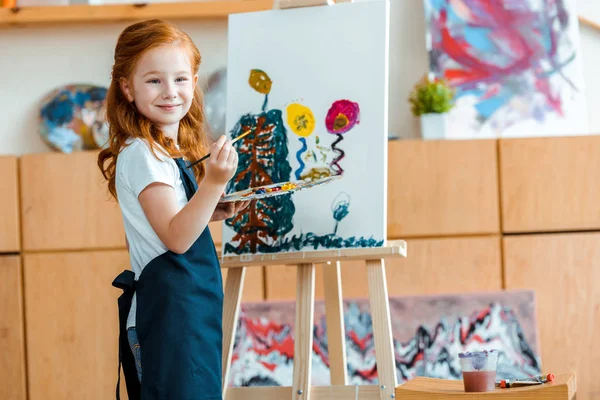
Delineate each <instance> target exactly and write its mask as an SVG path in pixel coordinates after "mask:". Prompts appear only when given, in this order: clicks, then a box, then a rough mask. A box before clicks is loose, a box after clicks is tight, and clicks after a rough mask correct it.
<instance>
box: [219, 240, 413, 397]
mask: <svg viewBox="0 0 600 400" xmlns="http://www.w3.org/2000/svg"><path fill="white" fill-rule="evenodd" d="M391 257H406V242H404V241H401V240H400V241H394V242H388V243H387V245H386V246H385V247H375V248H356V249H340V250H322V251H311V252H301V253H282V254H272V255H264V254H257V255H242V256H232V257H229V256H228V257H224V258H223V259H222V261H221V267H222V268H229V270H228V271H227V280H226V283H225V299H224V305H223V399H226V400H283V399H292V400H355V399H360V400H383V399H394V398H395V390H396V386H397V381H396V363H395V355H394V346H393V339H392V326H391V321H390V309H389V302H388V291H387V282H386V274H385V262H384V260H385V259H387V258H391ZM343 260H364V261H365V262H366V265H367V278H368V287H369V301H370V307H371V317H372V320H373V336H374V339H375V357H376V361H377V374H378V377H379V385H377V386H375V385H368V386H349V385H347V383H348V378H347V371H346V343H345V330H344V318H343V308H342V307H343V303H342V286H341V279H340V263H341V261H343ZM273 264H275V265H281V264H285V265H295V266H296V267H297V274H296V323H295V327H294V332H295V335H294V378H293V386H291V387H256V388H230V389H228V388H227V383H228V381H229V368H230V365H231V356H232V352H233V344H234V339H235V332H236V328H237V320H238V317H239V309H240V302H241V297H242V289H243V286H244V277H245V274H246V268H247V267H253V266H254V267H257V266H264V265H273ZM316 264H325V265H323V275H324V284H325V287H326V288H327V290H325V314H326V319H327V339H328V347H329V361H330V371H331V386H316V387H311V386H310V376H311V365H312V345H313V341H312V334H313V332H312V330H313V316H314V301H315V265H316Z"/></svg>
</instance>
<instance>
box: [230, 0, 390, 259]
mask: <svg viewBox="0 0 600 400" xmlns="http://www.w3.org/2000/svg"><path fill="white" fill-rule="evenodd" d="M388 21H389V2H388V1H384V0H376V1H372V2H365V3H347V4H336V5H332V6H322V7H308V8H298V9H291V10H271V11H264V12H255V13H247V14H234V15H231V16H230V17H229V39H228V40H229V61H228V68H227V85H228V86H227V122H226V127H227V129H226V130H227V132H228V134H229V136H230V137H231V138H232V139H234V138H236V137H238V136H240V135H241V134H242V133H244V132H246V131H248V130H251V131H252V133H250V134H249V135H248V136H246V137H244V138H243V139H241V140H240V141H238V142H236V143H235V144H234V146H236V149H237V151H238V154H239V166H238V171H237V173H236V175H235V176H234V178H233V179H232V180H231V182H230V185H229V186H228V188H227V193H232V192H238V191H241V190H246V189H249V188H255V187H259V186H263V185H271V184H276V183H281V182H288V181H291V182H294V181H301V180H304V181H317V180H320V179H324V178H327V177H331V176H341V178H340V179H336V180H335V181H333V182H331V183H328V184H327V185H322V186H318V187H316V186H315V187H313V188H311V189H310V190H306V191H298V192H295V193H291V194H289V195H288V194H285V195H281V196H277V197H272V198H265V199H260V200H256V201H253V202H252V203H251V204H250V206H249V207H248V208H246V209H245V210H243V211H242V212H240V213H239V214H238V215H236V216H235V217H234V218H232V219H229V220H226V221H225V222H224V226H223V244H224V245H223V254H224V255H240V254H246V253H277V252H298V251H310V250H322V249H331V248H336V249H337V248H353V247H373V246H381V245H383V244H384V239H385V237H386V218H387V217H386V209H387V206H386V201H387V195H386V182H387V171H386V169H387V119H388V115H387V109H388V83H387V82H388V57H389V56H388V41H389V22H388Z"/></svg>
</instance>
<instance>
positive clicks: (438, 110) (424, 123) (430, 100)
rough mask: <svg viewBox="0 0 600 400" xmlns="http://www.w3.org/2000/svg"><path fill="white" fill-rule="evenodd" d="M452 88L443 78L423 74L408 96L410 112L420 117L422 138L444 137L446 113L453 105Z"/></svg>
mask: <svg viewBox="0 0 600 400" xmlns="http://www.w3.org/2000/svg"><path fill="white" fill-rule="evenodd" d="M454 93H455V92H454V89H453V88H451V87H450V85H448V83H447V82H446V81H445V80H444V79H439V78H433V79H430V78H429V77H428V76H424V77H423V78H422V79H421V80H420V81H419V82H417V84H416V85H415V86H414V89H413V91H412V92H411V94H410V97H409V98H408V101H409V103H410V104H411V105H412V113H413V114H414V115H415V116H416V117H419V118H420V119H421V135H422V137H423V139H444V138H445V137H446V133H447V127H446V113H448V111H450V110H451V109H452V108H453V107H454V102H453V101H454Z"/></svg>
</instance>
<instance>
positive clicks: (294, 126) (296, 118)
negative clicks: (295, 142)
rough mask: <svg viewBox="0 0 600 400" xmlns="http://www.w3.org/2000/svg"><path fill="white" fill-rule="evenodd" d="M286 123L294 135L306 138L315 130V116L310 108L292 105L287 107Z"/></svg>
mask: <svg viewBox="0 0 600 400" xmlns="http://www.w3.org/2000/svg"><path fill="white" fill-rule="evenodd" d="M287 123H288V125H289V126H290V129H291V130H292V132H294V133H295V134H296V135H298V136H301V137H307V136H310V135H311V133H313V131H314V129H315V116H314V114H313V112H312V111H311V109H310V108H308V107H305V106H303V105H302V104H298V103H292V104H290V105H289V106H288V107H287Z"/></svg>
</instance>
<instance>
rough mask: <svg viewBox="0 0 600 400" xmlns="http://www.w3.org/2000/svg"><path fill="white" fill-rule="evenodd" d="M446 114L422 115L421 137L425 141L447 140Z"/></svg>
mask: <svg viewBox="0 0 600 400" xmlns="http://www.w3.org/2000/svg"><path fill="white" fill-rule="evenodd" d="M446 134H447V127H446V114H438V113H431V114H423V115H421V137H422V138H423V139H425V140H437V139H446V137H447V136H446Z"/></svg>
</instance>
